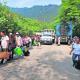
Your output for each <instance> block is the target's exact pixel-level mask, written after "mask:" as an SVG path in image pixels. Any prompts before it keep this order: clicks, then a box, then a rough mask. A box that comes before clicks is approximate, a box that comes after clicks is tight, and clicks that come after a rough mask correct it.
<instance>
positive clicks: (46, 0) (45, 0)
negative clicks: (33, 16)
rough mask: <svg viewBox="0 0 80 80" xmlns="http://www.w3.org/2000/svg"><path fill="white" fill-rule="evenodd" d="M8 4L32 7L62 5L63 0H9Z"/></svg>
mask: <svg viewBox="0 0 80 80" xmlns="http://www.w3.org/2000/svg"><path fill="white" fill-rule="evenodd" d="M7 1H8V2H7V5H8V6H10V7H18V8H21V7H32V6H35V5H49V4H56V5H60V4H61V0H7Z"/></svg>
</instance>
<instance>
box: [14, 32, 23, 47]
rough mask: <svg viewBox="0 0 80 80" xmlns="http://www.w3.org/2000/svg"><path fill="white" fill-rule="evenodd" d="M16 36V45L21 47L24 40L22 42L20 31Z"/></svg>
mask: <svg viewBox="0 0 80 80" xmlns="http://www.w3.org/2000/svg"><path fill="white" fill-rule="evenodd" d="M15 38H16V46H17V47H21V46H22V45H23V42H22V38H21V36H20V35H19V33H18V32H17V33H16V36H15Z"/></svg>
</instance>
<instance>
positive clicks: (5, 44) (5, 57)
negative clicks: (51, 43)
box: [0, 31, 40, 64]
mask: <svg viewBox="0 0 80 80" xmlns="http://www.w3.org/2000/svg"><path fill="white" fill-rule="evenodd" d="M0 36H1V40H0V60H1V61H0V63H1V64H3V63H6V62H7V61H10V60H13V59H14V55H15V50H17V51H20V49H21V50H22V52H23V53H22V55H20V56H29V55H30V51H29V49H30V48H32V45H37V46H39V45H40V36H37V35H36V36H27V35H23V36H20V34H19V33H18V32H16V33H15V34H13V33H9V34H8V35H6V33H5V31H1V32H0ZM16 48H18V49H16Z"/></svg>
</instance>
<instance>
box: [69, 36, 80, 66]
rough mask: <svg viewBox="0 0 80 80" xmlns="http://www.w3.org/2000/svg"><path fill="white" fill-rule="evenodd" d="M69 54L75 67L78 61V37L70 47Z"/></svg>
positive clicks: (79, 56) (79, 46)
mask: <svg viewBox="0 0 80 80" xmlns="http://www.w3.org/2000/svg"><path fill="white" fill-rule="evenodd" d="M70 54H72V60H73V66H75V65H76V64H77V62H78V60H80V39H79V38H78V37H77V38H76V39H75V42H74V43H73V45H72V50H71V52H70Z"/></svg>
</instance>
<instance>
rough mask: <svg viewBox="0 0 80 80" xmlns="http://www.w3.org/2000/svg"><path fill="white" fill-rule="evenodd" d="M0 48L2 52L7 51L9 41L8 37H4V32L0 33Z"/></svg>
mask: <svg viewBox="0 0 80 80" xmlns="http://www.w3.org/2000/svg"><path fill="white" fill-rule="evenodd" d="M1 37H2V38H1V47H2V49H3V50H7V49H8V41H9V37H8V36H7V35H5V32H4V31H2V32H1Z"/></svg>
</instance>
